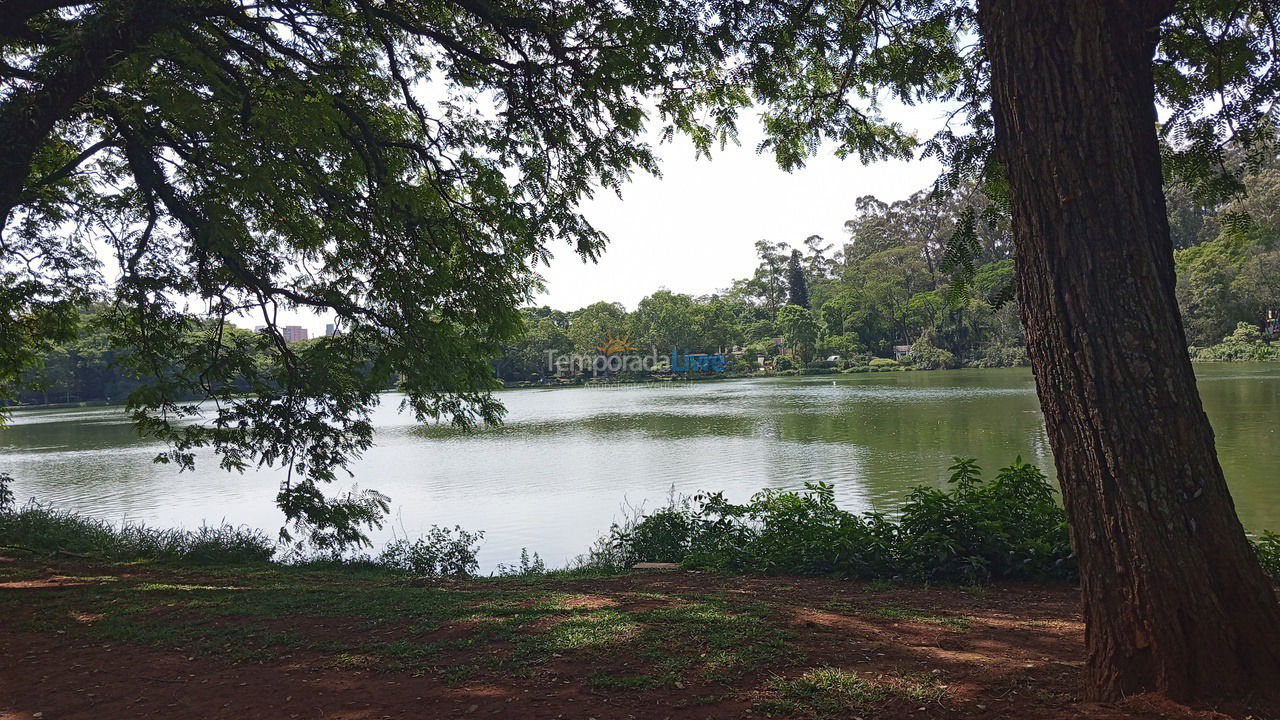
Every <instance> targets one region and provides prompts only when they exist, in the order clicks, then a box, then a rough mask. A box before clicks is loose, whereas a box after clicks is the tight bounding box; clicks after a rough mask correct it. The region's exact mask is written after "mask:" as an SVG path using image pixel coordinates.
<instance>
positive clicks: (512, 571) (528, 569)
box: [494, 548, 548, 577]
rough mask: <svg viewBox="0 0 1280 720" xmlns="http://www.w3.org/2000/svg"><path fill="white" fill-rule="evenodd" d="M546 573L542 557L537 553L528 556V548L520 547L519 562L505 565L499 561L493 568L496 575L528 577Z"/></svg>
mask: <svg viewBox="0 0 1280 720" xmlns="http://www.w3.org/2000/svg"><path fill="white" fill-rule="evenodd" d="M547 573H548V570H547V565H546V563H544V562H542V558H540V557H538V553H534V554H533V555H532V556H530V555H529V548H520V564H518V565H506V564H502V563H499V564H498V567H497V568H496V569H495V570H494V574H495V575H497V576H498V577H528V576H532V575H546V574H547Z"/></svg>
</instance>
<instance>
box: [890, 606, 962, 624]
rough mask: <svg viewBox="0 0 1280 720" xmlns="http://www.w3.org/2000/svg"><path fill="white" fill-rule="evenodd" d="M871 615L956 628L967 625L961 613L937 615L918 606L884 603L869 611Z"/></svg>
mask: <svg viewBox="0 0 1280 720" xmlns="http://www.w3.org/2000/svg"><path fill="white" fill-rule="evenodd" d="M871 613H872V614H873V615H879V616H880V617H884V618H889V619H891V620H907V621H910V622H921V623H928V624H930V625H946V626H947V627H952V628H956V629H963V628H967V627H969V624H970V623H969V618H966V617H964V616H961V615H938V614H936V613H932V612H929V611H927V610H920V609H918V608H906V607H899V606H897V605H885V606H884V607H878V608H875V609H873V610H872V611H871Z"/></svg>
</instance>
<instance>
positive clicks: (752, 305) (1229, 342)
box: [18, 163, 1280, 403]
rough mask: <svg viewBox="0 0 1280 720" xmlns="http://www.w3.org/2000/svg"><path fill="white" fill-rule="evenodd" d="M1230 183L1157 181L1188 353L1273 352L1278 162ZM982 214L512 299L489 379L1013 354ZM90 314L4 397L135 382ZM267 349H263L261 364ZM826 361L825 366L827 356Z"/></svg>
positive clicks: (994, 231)
mask: <svg viewBox="0 0 1280 720" xmlns="http://www.w3.org/2000/svg"><path fill="white" fill-rule="evenodd" d="M1245 179H1246V183H1245V184H1246V187H1247V190H1248V192H1247V195H1246V196H1244V197H1243V198H1241V199H1240V200H1238V201H1235V202H1233V203H1229V204H1225V205H1215V206H1208V205H1203V204H1200V203H1198V202H1197V201H1196V199H1195V198H1194V197H1193V196H1192V195H1191V194H1190V193H1189V192H1187V191H1185V190H1184V189H1182V188H1181V187H1180V186H1170V187H1169V188H1167V195H1168V202H1169V220H1170V226H1171V228H1172V231H1173V238H1174V243H1175V247H1176V248H1177V251H1176V253H1175V262H1176V267H1177V272H1178V302H1179V305H1180V307H1181V309H1182V313H1183V318H1184V321H1185V325H1186V331H1187V339H1188V342H1189V343H1190V344H1191V345H1192V348H1193V350H1192V352H1193V355H1194V356H1195V357H1197V358H1199V359H1204V360H1265V359H1280V343H1277V344H1275V345H1270V344H1268V343H1267V342H1266V340H1267V338H1268V333H1266V332H1265V331H1266V330H1267V318H1268V312H1271V313H1273V314H1280V313H1277V311H1280V245H1278V244H1277V242H1276V240H1277V238H1280V163H1273V164H1270V165H1267V166H1264V167H1259V168H1256V169H1254V170H1252V171H1251V172H1249V173H1248V174H1247V175H1246V176H1245ZM988 208H989V202H988V201H987V200H986V198H985V197H983V196H982V194H981V193H979V192H977V191H976V190H973V189H962V190H960V191H953V192H939V191H935V190H928V191H926V190H922V191H920V192H917V193H915V194H914V195H912V196H911V197H909V198H906V199H904V200H898V201H894V202H885V201H883V200H880V199H878V198H875V197H872V196H866V197H862V198H858V200H857V202H856V205H855V210H856V212H855V214H854V217H853V218H852V219H851V220H849V221H848V222H846V223H845V231H846V233H847V234H846V236H845V237H844V238H843V239H842V241H841V242H839V243H838V244H837V243H834V242H829V241H827V240H825V239H824V238H822V237H819V236H816V235H815V236H811V237H808V238H805V239H804V240H803V242H801V243H797V245H798V247H792V246H791V245H789V244H788V243H785V242H773V241H769V240H759V241H757V242H756V243H755V252H756V255H757V258H758V260H759V264H758V266H757V268H756V270H755V272H754V273H753V274H752V275H751V277H747V278H741V279H739V280H736V281H734V282H733V283H732V284H731V285H730V286H729V287H728V288H726V289H724V290H722V291H720V292H717V293H714V294H711V295H704V296H699V297H694V296H690V295H684V294H680V293H674V292H670V291H668V290H658V291H656V292H654V293H653V294H652V295H650V296H648V297H646V298H644V299H643V300H641V301H640V303H639V304H638V305H637V307H636V308H635V309H634V310H630V311H629V310H627V309H626V308H625V307H624V306H623V305H622V304H620V303H616V302H604V301H601V302H597V303H594V304H592V305H588V306H587V307H584V308H581V309H578V310H573V311H562V310H554V309H552V308H549V307H536V308H527V309H525V310H524V311H523V312H524V320H525V326H526V333H525V335H524V338H523V339H522V340H521V341H520V342H518V343H515V344H512V345H509V346H506V347H504V348H502V352H501V354H500V355H499V356H498V357H497V358H495V360H494V367H495V371H496V374H497V376H498V377H499V378H500V379H502V380H504V381H507V382H522V381H537V380H539V379H540V378H544V377H545V376H546V375H547V374H548V353H549V352H550V353H552V354H555V355H559V354H572V353H581V354H590V353H593V352H596V347H597V346H598V345H600V343H601V342H602V341H604V340H605V339H607V338H608V337H610V336H612V337H615V338H620V339H626V340H628V341H629V342H630V344H631V345H633V346H635V347H636V348H637V349H638V350H639V351H643V352H652V351H656V352H658V353H660V354H664V355H665V354H667V353H669V352H671V350H672V349H677V350H679V351H685V350H690V351H693V352H717V351H727V350H729V349H730V348H733V347H738V348H740V349H741V350H742V352H741V353H739V354H738V355H737V356H733V355H730V357H729V366H728V369H729V370H730V371H734V372H747V371H757V370H759V365H758V360H757V358H759V357H760V356H764V357H766V358H767V361H768V363H769V365H770V368H771V369H774V370H786V369H792V368H796V369H799V368H802V367H804V366H813V367H818V366H824V367H830V366H832V365H835V366H837V367H845V368H849V367H853V368H857V367H867V366H869V364H872V363H873V362H874V361H875V359H876V358H892V357H893V355H894V352H893V349H894V347H895V346H911V348H912V352H911V354H910V355H908V356H907V358H906V359H905V363H906V364H909V365H911V366H914V367H918V368H943V367H959V366H967V367H1000V366H1012V365H1023V364H1026V363H1027V355H1026V351H1025V349H1024V347H1023V337H1022V328H1021V325H1020V324H1019V322H1018V310H1017V300H1016V298H1014V297H1013V293H1012V282H1013V260H1012V259H1011V251H1012V246H1011V239H1010V235H1009V231H1008V227H1007V225H1005V224H1004V223H1003V222H1001V221H1000V220H999V218H1000V217H1001V216H1000V213H998V212H985V211H986V210H988ZM964 223H968V228H969V230H970V231H971V232H970V235H971V237H972V238H973V240H974V242H973V243H972V249H971V255H972V257H970V258H967V260H968V261H969V262H971V263H972V268H973V271H972V273H970V278H969V280H968V281H967V282H966V283H964V284H963V285H961V286H959V287H957V286H956V285H955V284H954V283H953V281H952V273H951V272H949V265H948V263H947V258H946V257H945V256H946V249H947V244H948V240H949V238H951V236H952V235H953V234H955V232H956V230H957V227H958V226H960V225H961V224H964ZM96 317H97V314H96V312H95V309H94V308H90V309H88V310H87V311H86V312H85V313H84V315H83V316H82V319H81V329H80V333H79V336H78V338H77V340H75V341H74V342H71V343H67V344H64V345H61V346H59V347H58V348H57V349H55V350H54V351H52V352H49V353H47V354H45V356H44V358H43V362H42V364H41V365H40V366H39V367H37V368H36V369H34V370H32V371H30V372H28V374H27V377H26V382H25V385H26V386H27V387H28V388H29V389H28V390H25V391H23V392H22V394H21V395H20V396H19V398H18V401H19V402H20V403H62V402H83V401H108V402H118V401H122V400H123V399H124V398H125V397H126V396H127V395H128V394H129V393H130V392H131V391H132V390H133V389H135V388H136V387H138V386H139V385H140V383H138V382H136V381H135V380H133V379H131V378H130V377H129V375H128V373H127V371H125V370H122V369H121V368H120V367H119V364H118V362H117V361H118V359H119V358H120V357H121V356H122V355H123V354H125V353H126V352H127V350H125V349H122V348H119V347H116V346H115V345H114V344H113V343H112V342H111V339H110V336H109V334H108V332H107V331H106V330H105V329H104V328H102V327H100V326H99V324H98V323H96V322H95V318H96ZM194 332H200V330H196V331H194ZM223 332H224V334H225V339H224V341H226V342H253V341H254V340H253V337H254V336H253V335H252V333H250V332H249V331H247V330H242V329H239V328H234V327H231V328H224V329H223ZM777 339H781V343H779V342H778V341H777ZM321 341H322V340H319V339H317V340H308V341H304V342H303V343H302V344H300V345H301V347H299V348H298V349H299V350H300V351H305V345H306V344H308V343H315V342H321ZM270 356H271V348H270V346H269V345H268V344H266V343H263V362H270V360H269V358H270ZM833 356H838V357H839V358H840V360H839V361H838V362H836V363H832V362H828V361H827V358H830V357H833ZM875 364H881V363H875ZM883 364H886V365H888V364H889V363H883Z"/></svg>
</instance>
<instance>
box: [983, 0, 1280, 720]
mask: <svg viewBox="0 0 1280 720" xmlns="http://www.w3.org/2000/svg"><path fill="white" fill-rule="evenodd" d="M1172 6H1173V3H1172V2H1171V0H1146V1H1135V0H1064V1H1063V2H1027V1H1025V0H1022V1H1019V0H979V4H978V7H979V22H980V26H981V31H982V35H983V40H984V43H985V47H986V50H987V55H988V57H989V59H990V62H991V82H992V94H993V110H994V114H995V120H996V138H997V148H998V150H997V151H998V153H999V155H1000V157H1001V158H1002V160H1003V162H1004V166H1005V168H1006V171H1007V173H1008V178H1009V183H1010V190H1011V195H1012V214H1013V230H1014V238H1015V241H1016V242H1015V246H1016V250H1015V259H1016V263H1017V283H1018V286H1017V287H1018V292H1019V299H1020V304H1021V311H1022V322H1023V325H1024V327H1025V328H1026V332H1027V342H1028V346H1029V347H1028V349H1029V352H1030V355H1031V360H1032V366H1033V368H1034V370H1035V376H1036V386H1037V390H1038V392H1039V396H1040V403H1041V406H1042V408H1043V410H1044V415H1045V422H1046V425H1047V427H1048V431H1049V439H1050V443H1051V445H1052V447H1053V451H1054V456H1055V459H1056V463H1057V469H1058V477H1059V478H1060V481H1061V484H1062V491H1063V499H1064V502H1065V504H1066V508H1067V514H1068V519H1069V521H1070V524H1071V538H1072V544H1073V546H1074V547H1075V550H1076V553H1077V555H1078V557H1079V562H1080V574H1081V584H1082V588H1083V595H1084V610H1085V620H1086V624H1087V642H1088V667H1087V680H1086V685H1087V688H1088V692H1089V693H1091V694H1092V695H1093V696H1095V697H1097V698H1104V699H1105V698H1115V697H1118V696H1120V695H1124V694H1129V693H1135V692H1143V691H1154V692H1158V693H1161V694H1164V695H1166V696H1168V697H1171V698H1173V699H1176V700H1180V701H1184V702H1193V703H1198V702H1206V701H1209V702H1212V701H1216V700H1219V699H1223V698H1227V697H1247V696H1249V695H1255V696H1256V695H1270V696H1272V697H1274V695H1275V694H1276V692H1277V688H1280V683H1277V680H1280V606H1278V605H1277V601H1276V596H1275V593H1274V591H1273V589H1272V586H1271V584H1270V582H1269V581H1268V580H1267V579H1266V578H1265V576H1264V575H1263V574H1262V572H1261V570H1260V569H1259V566H1258V563H1257V560H1256V558H1255V557H1254V555H1253V553H1252V551H1251V549H1250V548H1249V545H1248V543H1247V541H1246V539H1245V536H1244V532H1243V530H1242V528H1241V525H1240V521H1239V520H1238V519H1237V517H1236V513H1235V507H1234V505H1233V504H1232V501H1231V496H1230V494H1229V493H1228V491H1227V486H1226V483H1225V482H1224V480H1223V475H1222V468H1221V467H1220V466H1219V464H1218V459H1217V455H1216V452H1215V450H1214V440H1213V431H1212V429H1211V428H1210V426H1209V422H1208V419H1207V418H1206V417H1205V414H1204V411H1203V409H1202V408H1201V404H1200V397H1199V394H1198V393H1197V391H1196V383H1195V376H1194V375H1193V374H1192V369H1191V361H1190V358H1189V357H1188V355H1187V350H1186V346H1187V343H1186V338H1185V335H1184V333H1183V329H1182V323H1181V319H1180V317H1179V314H1178V307H1177V304H1176V302H1175V300H1174V283H1175V278H1174V268H1173V248H1172V243H1171V241H1170V237H1169V228H1168V222H1167V220H1166V217H1165V203H1164V195H1163V190H1162V188H1161V172H1160V155H1159V147H1158V141H1157V135H1156V112H1155V92H1154V86H1153V82H1152V58H1153V55H1154V52H1155V47H1156V43H1157V40H1158V26H1159V24H1160V22H1161V21H1162V20H1163V19H1164V18H1165V17H1166V16H1167V15H1168V13H1169V12H1171V10H1172Z"/></svg>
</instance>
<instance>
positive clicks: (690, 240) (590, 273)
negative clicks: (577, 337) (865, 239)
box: [537, 108, 941, 310]
mask: <svg viewBox="0 0 1280 720" xmlns="http://www.w3.org/2000/svg"><path fill="white" fill-rule="evenodd" d="M940 115H941V111H940V110H937V109H936V108H933V109H924V108H916V109H911V110H909V111H900V112H898V113H895V114H894V116H892V117H891V119H896V120H898V121H899V122H902V123H903V125H904V126H907V127H909V128H915V129H917V130H918V131H919V132H920V133H921V136H922V137H925V138H927V137H928V136H929V135H931V134H932V132H933V130H934V129H935V128H936V126H937V125H938V124H939V123H938V121H937V118H938V117H939V116H940ZM744 120H745V119H744ZM912 121H915V122H912ZM742 126H743V127H742V128H741V130H742V137H741V144H740V145H739V146H730V147H727V148H725V149H724V150H723V151H719V152H717V153H715V154H714V155H713V157H712V159H711V160H707V159H705V158H703V159H701V160H696V159H695V157H694V151H693V146H692V144H691V143H689V142H688V141H687V140H684V139H677V140H676V141H675V142H673V143H671V144H668V145H665V146H663V147H661V148H659V155H660V157H661V158H662V177H661V178H655V177H652V176H649V175H637V176H635V177H634V178H633V180H632V182H631V183H629V184H628V185H626V186H624V187H623V189H622V198H621V199H619V198H618V197H617V196H616V195H614V194H613V193H600V194H598V195H597V196H596V197H595V198H593V199H592V200H591V201H589V202H588V203H586V204H585V205H584V206H583V214H584V215H585V216H586V217H587V219H589V220H590V221H591V222H592V223H594V224H595V225H596V226H597V227H598V228H599V229H601V230H602V231H604V232H605V234H607V235H608V236H609V245H608V247H607V248H606V250H605V253H604V255H603V257H602V258H601V259H600V262H599V263H597V264H591V263H584V262H583V261H582V259H581V258H579V257H578V256H577V255H576V254H575V253H574V252H573V250H572V248H570V247H569V246H568V245H567V244H566V245H563V246H560V247H554V246H553V247H552V248H551V250H552V252H553V253H555V258H554V259H553V260H552V262H551V265H550V267H548V268H542V269H541V270H540V272H541V274H542V275H543V277H544V278H545V281H546V282H545V284H546V292H544V293H543V294H542V295H541V296H540V297H539V298H538V299H537V304H539V305H550V306H552V307H554V308H557V309H560V310H574V309H577V308H580V307H583V306H585V305H589V304H591V303H593V302H596V301H599V300H605V301H610V302H613V301H618V302H621V303H622V304H624V305H626V306H627V308H628V309H632V310H633V309H635V306H636V303H638V302H639V301H640V299H641V298H643V297H645V296H646V295H649V294H652V293H653V292H654V291H655V290H658V289H660V288H664V287H665V288H667V289H668V290H671V291H673V292H681V293H688V294H690V295H702V294H706V293H710V292H714V291H716V290H720V289H723V288H726V287H728V286H729V284H730V283H731V282H732V281H733V280H734V279H736V278H741V277H746V276H748V275H750V274H751V273H752V271H753V270H754V269H755V267H756V263H757V260H756V257H755V248H754V243H755V241H757V240H761V239H767V240H769V241H771V242H779V241H781V242H786V243H790V244H791V245H794V246H796V247H803V243H804V239H805V238H806V237H808V236H810V235H821V236H823V237H824V238H825V239H826V240H827V241H828V242H833V243H835V244H836V245H837V247H838V246H839V243H840V242H842V241H843V239H844V238H845V233H844V222H845V221H846V220H848V219H849V218H851V217H853V216H854V203H855V201H856V200H857V199H858V198H859V197H860V196H863V195H875V196H877V197H879V198H880V199H882V200H889V201H892V200H898V199H901V198H904V197H906V196H908V195H910V194H911V193H913V192H915V191H916V190H919V189H921V188H923V187H926V186H927V185H929V184H930V183H932V182H933V181H934V180H935V179H936V178H937V177H938V172H939V169H940V166H939V165H938V163H937V162H935V161H933V160H927V161H925V160H916V161H912V162H902V161H888V162H880V163H875V164H872V165H863V164H862V163H861V162H860V161H859V160H857V159H854V158H850V159H848V160H843V161H842V160H840V159H838V158H836V157H835V156H834V155H833V154H830V153H828V154H824V155H819V156H817V157H815V158H812V159H811V160H810V161H809V163H808V165H807V166H806V167H805V168H803V169H801V170H798V171H796V172H794V173H786V172H783V171H782V170H780V169H779V168H778V166H777V164H776V163H775V162H774V160H773V157H772V155H769V154H763V155H761V154H757V153H756V151H755V148H756V147H757V145H758V144H759V141H760V139H761V135H760V132H759V128H758V127H757V126H756V125H755V123H754V122H746V121H744V122H743V123H742Z"/></svg>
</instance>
